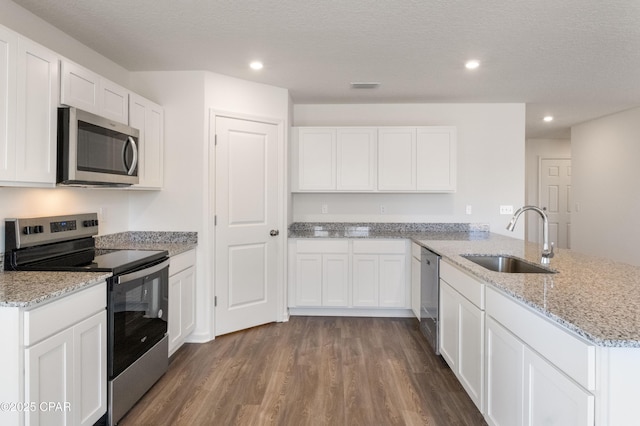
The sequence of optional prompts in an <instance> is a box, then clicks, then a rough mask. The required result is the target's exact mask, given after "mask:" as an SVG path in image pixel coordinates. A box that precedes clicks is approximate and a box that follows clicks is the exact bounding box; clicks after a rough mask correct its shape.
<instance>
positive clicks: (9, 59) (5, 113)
mask: <svg viewBox="0 0 640 426" xmlns="http://www.w3.org/2000/svg"><path fill="white" fill-rule="evenodd" d="M17 45H18V36H17V35H16V34H15V33H13V32H12V31H9V30H7V29H5V28H4V27H0V180H2V181H10V180H14V179H15V173H16V169H15V166H16V163H15V156H16V154H15V152H16V144H15V136H16V133H15V132H16V127H15V122H16V55H17V50H16V49H17Z"/></svg>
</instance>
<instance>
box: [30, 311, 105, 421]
mask: <svg viewBox="0 0 640 426" xmlns="http://www.w3.org/2000/svg"><path fill="white" fill-rule="evenodd" d="M106 325H107V322H106V312H105V311H102V312H99V313H97V314H95V315H94V316H92V317H90V318H88V319H86V320H84V321H82V322H80V323H78V324H77V325H75V326H73V327H71V328H68V329H66V330H64V331H62V332H60V333H58V334H56V335H54V336H51V337H49V338H47V339H45V340H43V341H41V342H40V343H37V344H35V345H33V346H31V347H29V348H27V349H26V350H25V401H27V402H30V403H31V402H33V401H39V403H38V406H37V409H36V410H28V411H26V412H25V414H26V418H25V423H26V424H27V425H43V426H46V425H54V424H60V425H93V424H94V423H95V421H96V420H98V419H99V418H100V417H101V416H102V415H103V414H104V412H105V410H106V368H107V364H106V335H107V334H106V333H107V330H106ZM43 404H44V405H43ZM72 404H73V405H72Z"/></svg>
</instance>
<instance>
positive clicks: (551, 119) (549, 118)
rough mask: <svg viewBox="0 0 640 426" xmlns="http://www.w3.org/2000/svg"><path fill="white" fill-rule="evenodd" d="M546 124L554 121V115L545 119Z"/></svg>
mask: <svg viewBox="0 0 640 426" xmlns="http://www.w3.org/2000/svg"><path fill="white" fill-rule="evenodd" d="M542 120H543V121H544V122H546V123H549V122H551V121H553V116H552V115H546V116H545V117H544V118H543V119H542Z"/></svg>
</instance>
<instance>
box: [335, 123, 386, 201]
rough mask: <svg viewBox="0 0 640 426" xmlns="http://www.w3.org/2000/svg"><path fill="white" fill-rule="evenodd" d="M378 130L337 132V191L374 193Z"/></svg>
mask: <svg viewBox="0 0 640 426" xmlns="http://www.w3.org/2000/svg"><path fill="white" fill-rule="evenodd" d="M376 151H377V130H376V129H375V128H339V129H338V130H337V158H336V166H337V183H336V185H337V189H338V190H339V191H373V190H375V189H376V170H377V165H376Z"/></svg>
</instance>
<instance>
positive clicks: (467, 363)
mask: <svg viewBox="0 0 640 426" xmlns="http://www.w3.org/2000/svg"><path fill="white" fill-rule="evenodd" d="M458 300H459V306H458V327H459V330H458V371H457V376H458V379H459V380H460V383H462V386H463V387H464V389H465V390H466V391H467V394H468V395H469V397H470V398H471V400H472V401H473V402H474V403H475V404H476V407H478V410H480V411H482V407H483V403H484V398H483V397H484V318H485V316H484V312H483V311H481V310H480V309H479V308H478V307H477V306H475V305H474V304H473V303H471V302H470V301H468V300H467V299H465V298H464V297H462V295H460V297H459V298H458Z"/></svg>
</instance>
